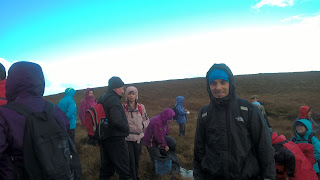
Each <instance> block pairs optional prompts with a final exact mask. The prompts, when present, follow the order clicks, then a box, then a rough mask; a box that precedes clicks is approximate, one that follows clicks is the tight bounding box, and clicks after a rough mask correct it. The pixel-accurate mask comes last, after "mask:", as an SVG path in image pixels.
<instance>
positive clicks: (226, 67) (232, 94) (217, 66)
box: [206, 63, 237, 101]
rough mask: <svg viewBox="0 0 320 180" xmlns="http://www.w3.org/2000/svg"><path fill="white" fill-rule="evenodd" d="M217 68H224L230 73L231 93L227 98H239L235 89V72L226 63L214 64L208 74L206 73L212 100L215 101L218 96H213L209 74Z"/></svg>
mask: <svg viewBox="0 0 320 180" xmlns="http://www.w3.org/2000/svg"><path fill="white" fill-rule="evenodd" d="M215 69H220V70H223V71H225V72H226V73H227V74H228V77H229V83H230V87H229V95H228V96H226V97H225V98H230V99H231V100H234V99H236V98H237V96H236V90H235V83H234V77H233V74H232V72H231V70H230V68H229V67H228V66H227V65H225V64H223V63H222V64H214V65H213V66H212V67H211V68H210V69H209V71H208V72H207V75H206V82H207V92H208V94H209V97H210V100H211V101H214V100H216V99H217V98H215V97H213V95H212V93H211V90H210V85H209V75H210V73H211V72H212V71H213V70H215Z"/></svg>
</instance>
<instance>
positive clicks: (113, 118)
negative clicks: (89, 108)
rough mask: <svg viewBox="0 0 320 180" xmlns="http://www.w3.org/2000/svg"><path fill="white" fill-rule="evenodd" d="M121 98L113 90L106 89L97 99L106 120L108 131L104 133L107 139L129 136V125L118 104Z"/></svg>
mask: <svg viewBox="0 0 320 180" xmlns="http://www.w3.org/2000/svg"><path fill="white" fill-rule="evenodd" d="M121 98H122V97H121V96H119V95H118V94H117V93H116V92H115V91H114V90H113V89H108V90H107V92H105V93H104V95H103V96H102V97H101V98H100V99H99V102H100V103H101V104H102V106H103V109H104V112H105V113H106V117H107V119H108V129H106V132H105V133H106V134H107V137H127V136H128V135H129V124H128V120H127V117H126V114H125V111H124V109H123V107H122V105H121V102H120V99H121Z"/></svg>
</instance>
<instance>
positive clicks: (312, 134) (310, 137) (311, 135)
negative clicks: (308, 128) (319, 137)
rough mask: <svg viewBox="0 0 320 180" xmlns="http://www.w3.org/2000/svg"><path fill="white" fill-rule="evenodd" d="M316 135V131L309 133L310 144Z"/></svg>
mask: <svg viewBox="0 0 320 180" xmlns="http://www.w3.org/2000/svg"><path fill="white" fill-rule="evenodd" d="M314 135H315V133H314V132H312V133H311V134H310V135H309V137H308V143H309V144H312V137H313V136H314Z"/></svg>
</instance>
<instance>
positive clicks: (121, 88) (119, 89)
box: [113, 86, 124, 96]
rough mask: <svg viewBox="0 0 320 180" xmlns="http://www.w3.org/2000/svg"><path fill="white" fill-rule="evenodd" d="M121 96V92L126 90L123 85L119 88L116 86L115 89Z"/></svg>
mask: <svg viewBox="0 0 320 180" xmlns="http://www.w3.org/2000/svg"><path fill="white" fill-rule="evenodd" d="M113 90H114V91H115V92H116V93H117V94H118V95H119V96H121V94H122V93H123V92H124V91H123V86H122V87H119V88H115V89H113Z"/></svg>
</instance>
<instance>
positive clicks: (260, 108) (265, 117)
mask: <svg viewBox="0 0 320 180" xmlns="http://www.w3.org/2000/svg"><path fill="white" fill-rule="evenodd" d="M252 104H253V105H255V106H256V107H257V108H258V109H259V110H260V112H261V114H262V116H263V118H264V120H265V121H266V123H267V125H268V127H269V128H270V129H271V126H270V123H269V119H268V117H267V116H266V114H264V113H263V111H262V110H263V109H262V108H263V106H262V105H261V104H260V103H259V102H258V101H255V102H253V103H252Z"/></svg>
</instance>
